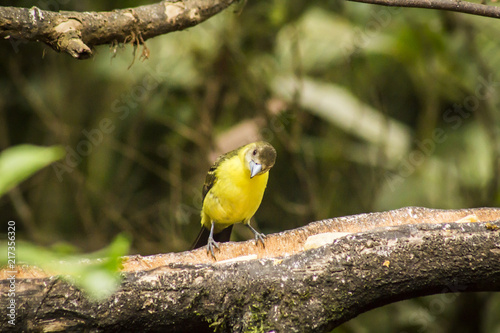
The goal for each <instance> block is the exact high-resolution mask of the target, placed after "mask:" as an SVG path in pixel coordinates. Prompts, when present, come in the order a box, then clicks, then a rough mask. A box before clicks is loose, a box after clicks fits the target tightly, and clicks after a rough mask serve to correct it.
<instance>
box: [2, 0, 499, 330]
mask: <svg viewBox="0 0 500 333" xmlns="http://www.w3.org/2000/svg"><path fill="white" fill-rule="evenodd" d="M10 3H11V4H13V5H16V6H25V7H31V6H33V5H34V3H33V2H28V1H15V2H14V1H11V2H10ZM142 3H144V2H141V3H138V2H132V1H127V2H118V1H100V2H98V1H90V0H88V1H81V2H69V1H56V0H54V1H49V0H47V1H45V2H43V1H40V2H39V3H38V4H36V5H37V6H39V7H41V8H50V9H55V8H57V9H58V10H59V9H61V10H109V9H112V8H119V7H122V8H123V7H125V6H135V5H139V4H142ZM4 5H5V4H4ZM44 6H45V7H44ZM499 30H500V27H499V26H498V21H497V20H494V19H488V18H483V17H474V16H470V15H463V14H462V15H461V14H457V13H448V12H442V11H431V10H419V9H409V8H404V9H402V8H390V7H379V6H371V5H366V4H359V3H350V2H344V1H338V0H331V1H330V0H325V1H322V2H309V1H300V0H291V1H285V0H272V1H261V2H242V3H240V4H239V5H238V6H235V7H233V8H229V9H228V10H226V11H224V12H223V13H221V14H219V15H217V16H215V17H213V18H211V19H210V20H208V21H206V22H204V23H203V24H201V25H199V26H196V27H193V28H190V29H187V30H185V31H180V32H175V33H171V34H168V35H165V36H159V37H156V38H154V39H152V40H148V41H147V42H146V43H147V47H148V48H149V50H150V52H151V56H150V59H148V60H143V59H140V57H139V56H140V54H141V52H142V48H141V47H139V48H138V49H137V50H136V55H135V57H136V59H135V61H133V59H134V55H133V47H132V46H130V45H125V46H123V45H119V46H113V47H110V46H100V47H98V48H97V49H96V55H95V57H94V58H93V59H91V60H86V61H76V60H73V59H71V58H70V57H69V56H67V55H65V54H57V53H55V52H54V51H52V50H51V49H49V48H47V47H46V46H44V45H42V44H35V43H23V42H19V41H12V40H11V41H8V40H3V41H1V42H0V48H1V52H0V60H1V61H0V73H1V75H0V149H6V148H8V147H11V146H15V145H19V144H26V143H29V144H35V145H43V146H50V145H60V146H62V147H63V148H64V149H65V151H66V157H65V158H64V159H63V160H62V161H61V162H59V163H55V164H53V165H52V166H51V167H49V168H45V169H43V170H42V171H40V172H38V173H37V174H35V175H34V176H33V177H31V178H30V179H28V180H27V181H25V182H24V183H22V184H21V185H20V186H19V187H17V188H14V189H13V190H11V191H10V192H9V193H8V194H7V195H4V196H3V197H1V198H0V218H1V219H2V220H4V221H8V220H16V221H17V225H18V226H19V229H20V230H19V231H18V237H19V238H22V239H25V240H28V241H31V242H35V243H37V244H39V245H51V244H54V243H57V242H60V241H65V242H68V243H71V244H74V245H75V246H78V247H79V248H82V249H84V250H86V251H95V250H96V249H99V248H102V247H104V246H106V245H107V244H109V243H110V242H111V241H112V239H113V238H114V237H115V236H116V235H117V234H118V233H120V232H124V231H125V232H127V233H128V234H130V235H133V237H132V244H131V252H132V253H140V254H143V255H146V254H152V253H159V252H170V251H183V250H186V249H188V248H189V246H190V244H191V242H192V241H193V240H194V238H195V236H196V234H197V231H198V228H199V210H200V205H201V186H202V184H203V181H204V177H205V174H206V172H207V170H208V167H209V166H210V164H211V163H212V162H213V156H212V155H211V154H212V152H213V150H214V148H215V147H216V146H217V144H218V143H220V141H224V140H226V141H232V140H234V141H237V139H238V140H241V139H242V136H244V137H243V139H245V138H247V139H249V138H250V136H249V135H248V134H243V133H244V131H239V132H240V134H238V133H237V134H236V135H235V134H232V136H231V135H228V133H229V132H230V131H231V129H238V127H237V126H239V125H241V124H242V122H243V121H250V122H253V123H255V124H258V130H257V132H258V133H257V134H259V135H260V136H261V137H262V138H264V139H266V140H268V141H270V142H271V143H272V144H273V145H274V146H275V147H276V148H277V151H278V159H277V164H276V165H275V167H274V168H273V169H272V170H271V174H270V181H269V185H268V189H267V191H266V194H265V196H264V200H263V203H262V205H261V207H260V209H259V211H258V212H257V214H256V216H255V224H256V225H258V227H259V228H260V229H261V230H262V231H263V232H265V233H270V232H279V231H282V230H286V229H292V228H296V227H299V226H302V225H305V224H307V223H308V222H311V221H313V220H318V219H323V218H329V217H333V216H343V215H349V214H356V213H362V212H371V211H379V210H386V209H395V208H400V207H403V206H413V205H415V206H426V207H433V208H466V207H478V206H498V205H499V201H500V192H499V172H498V171H499V156H500V140H499V139H498V135H499V133H500V132H499V128H500V127H499V125H500V121H499V114H498V109H499V106H500V94H498V91H499V89H500V41H499V40H498V34H499V32H500V31H499ZM132 62H133V65H132V66H131V67H130V68H128V67H129V66H130V65H131V64H132ZM305 83H307V84H305ZM309 83H310V84H309ZM367 124H368V125H369V126H368V127H367ZM237 132H238V131H237ZM245 133H246V132H245ZM238 135H239V136H238ZM245 135H247V137H245ZM0 232H2V231H0ZM247 238H251V235H249V234H247V233H246V230H245V229H241V228H236V230H235V236H234V239H235V240H242V239H247ZM437 297H438V296H437ZM476 297H479V300H480V301H481V302H480V303H481V304H482V306H483V309H484V313H485V315H484V317H482V323H483V326H482V331H483V332H493V331H494V330H495V329H496V330H497V331H498V330H499V328H498V325H499V324H498V319H497V318H494V316H493V315H492V314H493V313H498V304H499V302H498V297H495V296H494V295H489V296H487V297H484V298H483V296H476ZM430 299H431V301H432V299H433V298H430ZM431 301H428V302H431ZM426 302H427V301H426V300H425V299H424V300H416V301H412V302H404V303H398V304H393V305H390V306H388V307H384V308H381V309H377V310H375V311H371V312H369V313H367V314H365V315H363V316H360V318H359V319H356V320H353V321H351V322H350V323H348V324H346V325H344V326H342V328H339V329H338V332H382V331H384V330H385V331H388V332H389V331H390V332H395V331H406V332H422V331H426V332H438V331H439V332H445V331H450V332H451V331H452V330H451V329H452V328H453V325H452V323H453V320H454V319H453V318H455V317H454V315H455V314H456V313H458V311H460V307H461V306H462V305H461V303H460V304H459V302H458V301H453V302H449V303H447V304H446V306H445V309H446V310H445V311H442V312H440V313H432V316H434V317H432V320H431V321H429V323H432V325H434V326H432V327H431V326H426V329H424V330H422V326H419V324H418V322H417V323H415V322H412V320H413V319H411V318H412V317H411V316H412V315H414V314H415V313H424V315H425V312H426V311H431V312H432V310H429V306H428V305H425V304H426ZM463 306H465V305H463ZM495 311H496V312H495ZM394 318H397V320H394ZM462 319H463V318H462ZM375 323H377V329H375V328H374V326H373V325H375ZM429 325H430V324H429ZM380 327H384V330H382V329H378V328H380ZM454 332H457V331H454Z"/></svg>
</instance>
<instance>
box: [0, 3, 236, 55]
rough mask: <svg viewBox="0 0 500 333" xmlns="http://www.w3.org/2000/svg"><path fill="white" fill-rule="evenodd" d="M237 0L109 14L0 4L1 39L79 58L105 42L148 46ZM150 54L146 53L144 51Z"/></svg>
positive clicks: (144, 7) (158, 4)
mask: <svg viewBox="0 0 500 333" xmlns="http://www.w3.org/2000/svg"><path fill="white" fill-rule="evenodd" d="M234 1H235V0H179V1H162V2H159V3H157V4H152V5H146V6H140V7H135V8H127V9H117V10H113V11H111V12H69V11H61V12H52V11H47V10H41V9H39V8H38V7H31V8H29V9H28V8H17V7H0V37H2V38H5V39H9V40H10V41H11V42H12V43H13V45H17V43H19V41H35V42H44V43H45V44H47V45H49V46H50V47H52V48H53V49H54V50H56V51H59V52H66V53H68V54H70V55H71V56H72V57H74V58H76V59H87V58H89V57H91V56H92V50H93V48H94V46H96V45H101V44H117V43H128V42H130V43H133V44H134V45H140V44H144V41H146V40H147V39H149V38H152V37H155V36H158V35H162V34H166V33H168V32H172V31H177V30H183V29H186V28H189V27H192V26H194V25H197V24H199V23H201V22H203V21H205V20H206V19H208V18H210V17H211V16H213V15H215V14H217V13H219V12H220V11H222V10H223V9H225V8H227V7H228V6H229V5H230V4H232V3H233V2H234ZM145 55H146V56H147V54H145Z"/></svg>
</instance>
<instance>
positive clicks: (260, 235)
mask: <svg viewBox="0 0 500 333" xmlns="http://www.w3.org/2000/svg"><path fill="white" fill-rule="evenodd" d="M264 238H266V235H264V234H263V233H260V232H256V233H255V245H259V241H260V242H261V243H262V246H264V247H266V244H265V243H264Z"/></svg>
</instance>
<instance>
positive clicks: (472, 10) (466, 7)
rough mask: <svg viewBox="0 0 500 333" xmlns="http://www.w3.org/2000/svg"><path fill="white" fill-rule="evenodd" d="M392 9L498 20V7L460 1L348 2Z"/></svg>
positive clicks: (354, 0)
mask: <svg viewBox="0 0 500 333" xmlns="http://www.w3.org/2000/svg"><path fill="white" fill-rule="evenodd" d="M348 1H353V2H363V3H370V4H374V5H382V6H392V7H414V8H427V9H441V10H449V11H453V12H459V13H465V14H472V15H479V16H486V17H494V18H500V7H497V6H488V5H483V4H479V3H472V2H468V1H462V0H348Z"/></svg>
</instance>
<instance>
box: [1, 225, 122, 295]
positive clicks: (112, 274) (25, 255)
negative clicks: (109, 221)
mask: <svg viewBox="0 0 500 333" xmlns="http://www.w3.org/2000/svg"><path fill="white" fill-rule="evenodd" d="M129 245H130V239H129V238H128V237H126V236H124V235H121V234H120V235H118V236H116V237H115V239H114V240H113V241H112V242H111V244H109V245H108V246H107V247H106V248H104V249H101V250H99V251H96V252H94V253H85V254H78V251H77V249H76V248H75V247H74V246H72V245H71V244H68V243H57V244H54V245H53V246H51V248H44V247H40V246H36V245H33V244H32V243H28V242H23V241H21V242H20V241H17V242H16V245H15V255H16V257H15V258H16V264H19V263H20V262H22V263H24V264H31V265H35V266H36V267H39V268H42V269H43V270H44V271H46V272H48V273H54V272H55V273H57V274H58V275H59V276H60V277H61V278H63V279H66V280H68V281H71V282H72V283H74V284H75V285H76V286H78V287H80V288H81V289H82V290H83V291H84V292H85V293H86V294H87V295H88V296H89V297H90V298H91V299H93V300H96V301H99V300H103V299H105V298H107V297H109V296H110V295H112V294H113V293H114V292H115V291H116V290H117V289H118V287H119V286H120V281H121V276H120V273H119V269H120V268H121V265H122V257H123V256H124V255H126V254H127V253H128V251H129ZM0 246H1V248H2V249H7V242H4V241H0ZM9 246H10V245H9ZM7 264H10V263H9V262H8V260H7V252H6V251H2V253H0V267H5V266H7Z"/></svg>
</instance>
